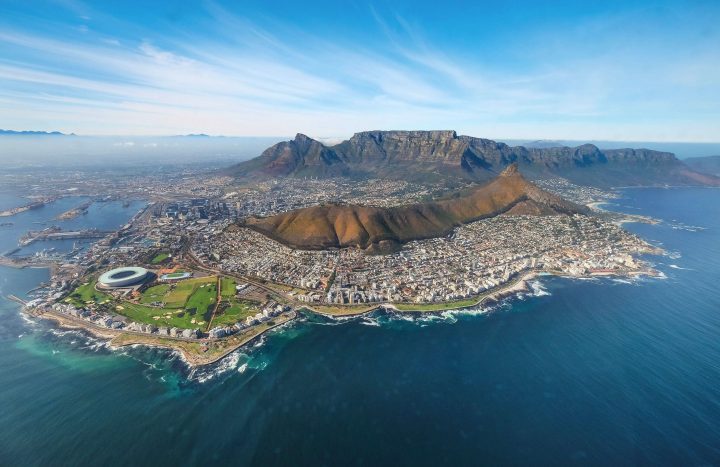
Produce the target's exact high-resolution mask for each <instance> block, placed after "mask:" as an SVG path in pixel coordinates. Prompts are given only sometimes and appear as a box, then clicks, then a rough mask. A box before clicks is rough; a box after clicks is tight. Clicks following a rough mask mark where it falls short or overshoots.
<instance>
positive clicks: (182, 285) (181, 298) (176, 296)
mask: <svg viewBox="0 0 720 467" xmlns="http://www.w3.org/2000/svg"><path fill="white" fill-rule="evenodd" d="M214 282H215V277H213V276H210V277H198V278H197V279H186V280H184V281H180V282H178V283H177V284H175V285H174V287H171V288H170V291H169V292H167V293H166V294H165V306H167V307H168V308H182V307H183V306H185V304H186V302H187V301H188V300H189V298H190V296H192V294H193V293H194V292H195V290H196V289H197V288H199V287H200V286H201V285H204V284H209V283H214Z"/></svg>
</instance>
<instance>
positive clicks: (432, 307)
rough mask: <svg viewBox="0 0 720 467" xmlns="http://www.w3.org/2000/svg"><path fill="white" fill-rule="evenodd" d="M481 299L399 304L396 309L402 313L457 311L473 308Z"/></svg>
mask: <svg viewBox="0 0 720 467" xmlns="http://www.w3.org/2000/svg"><path fill="white" fill-rule="evenodd" d="M480 299H481V297H475V298H468V299H466V300H458V301H455V302H439V303H398V304H395V308H397V309H398V310H400V311H426V312H432V311H445V310H455V309H457V308H465V307H469V306H473V305H475V304H477V303H478V301H480Z"/></svg>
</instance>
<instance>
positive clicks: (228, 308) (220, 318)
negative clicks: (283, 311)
mask: <svg viewBox="0 0 720 467" xmlns="http://www.w3.org/2000/svg"><path fill="white" fill-rule="evenodd" d="M223 301H225V303H227V305H226V304H225V303H224V304H223V305H221V306H220V308H219V309H218V312H217V314H216V315H215V319H213V326H221V325H230V324H235V323H237V322H238V321H244V320H245V318H247V317H248V316H253V315H255V314H257V313H258V312H259V311H260V307H259V306H258V304H257V303H255V302H251V301H249V300H240V299H237V298H234V297H233V298H229V299H227V300H226V299H225V298H223Z"/></svg>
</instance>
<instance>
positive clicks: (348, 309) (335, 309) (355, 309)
mask: <svg viewBox="0 0 720 467" xmlns="http://www.w3.org/2000/svg"><path fill="white" fill-rule="evenodd" d="M377 307H378V306H377V305H344V306H343V305H337V306H332V305H316V304H312V305H311V306H310V308H311V309H313V310H315V311H317V312H318V313H324V314H326V315H333V316H352V315H361V314H363V313H367V312H369V311H372V310H374V309H376V308H377Z"/></svg>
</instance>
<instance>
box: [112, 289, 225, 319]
mask: <svg viewBox="0 0 720 467" xmlns="http://www.w3.org/2000/svg"><path fill="white" fill-rule="evenodd" d="M216 281H217V278H216V277H214V276H209V277H199V278H196V279H187V280H184V281H181V282H178V283H177V284H158V285H154V286H152V287H150V288H148V289H147V290H145V292H143V294H142V296H141V297H140V303H132V302H128V301H121V302H118V303H117V304H116V308H115V311H116V312H117V313H119V314H121V315H124V316H127V317H128V318H130V319H131V320H133V321H136V322H138V323H146V324H154V325H156V326H168V327H178V328H189V329H195V328H199V329H203V330H204V329H205V327H206V326H207V324H208V322H209V321H210V317H211V315H212V311H213V309H214V307H215V302H216V301H217V284H216ZM155 302H161V303H164V304H165V305H164V306H162V307H158V306H149V304H150V303H155Z"/></svg>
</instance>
